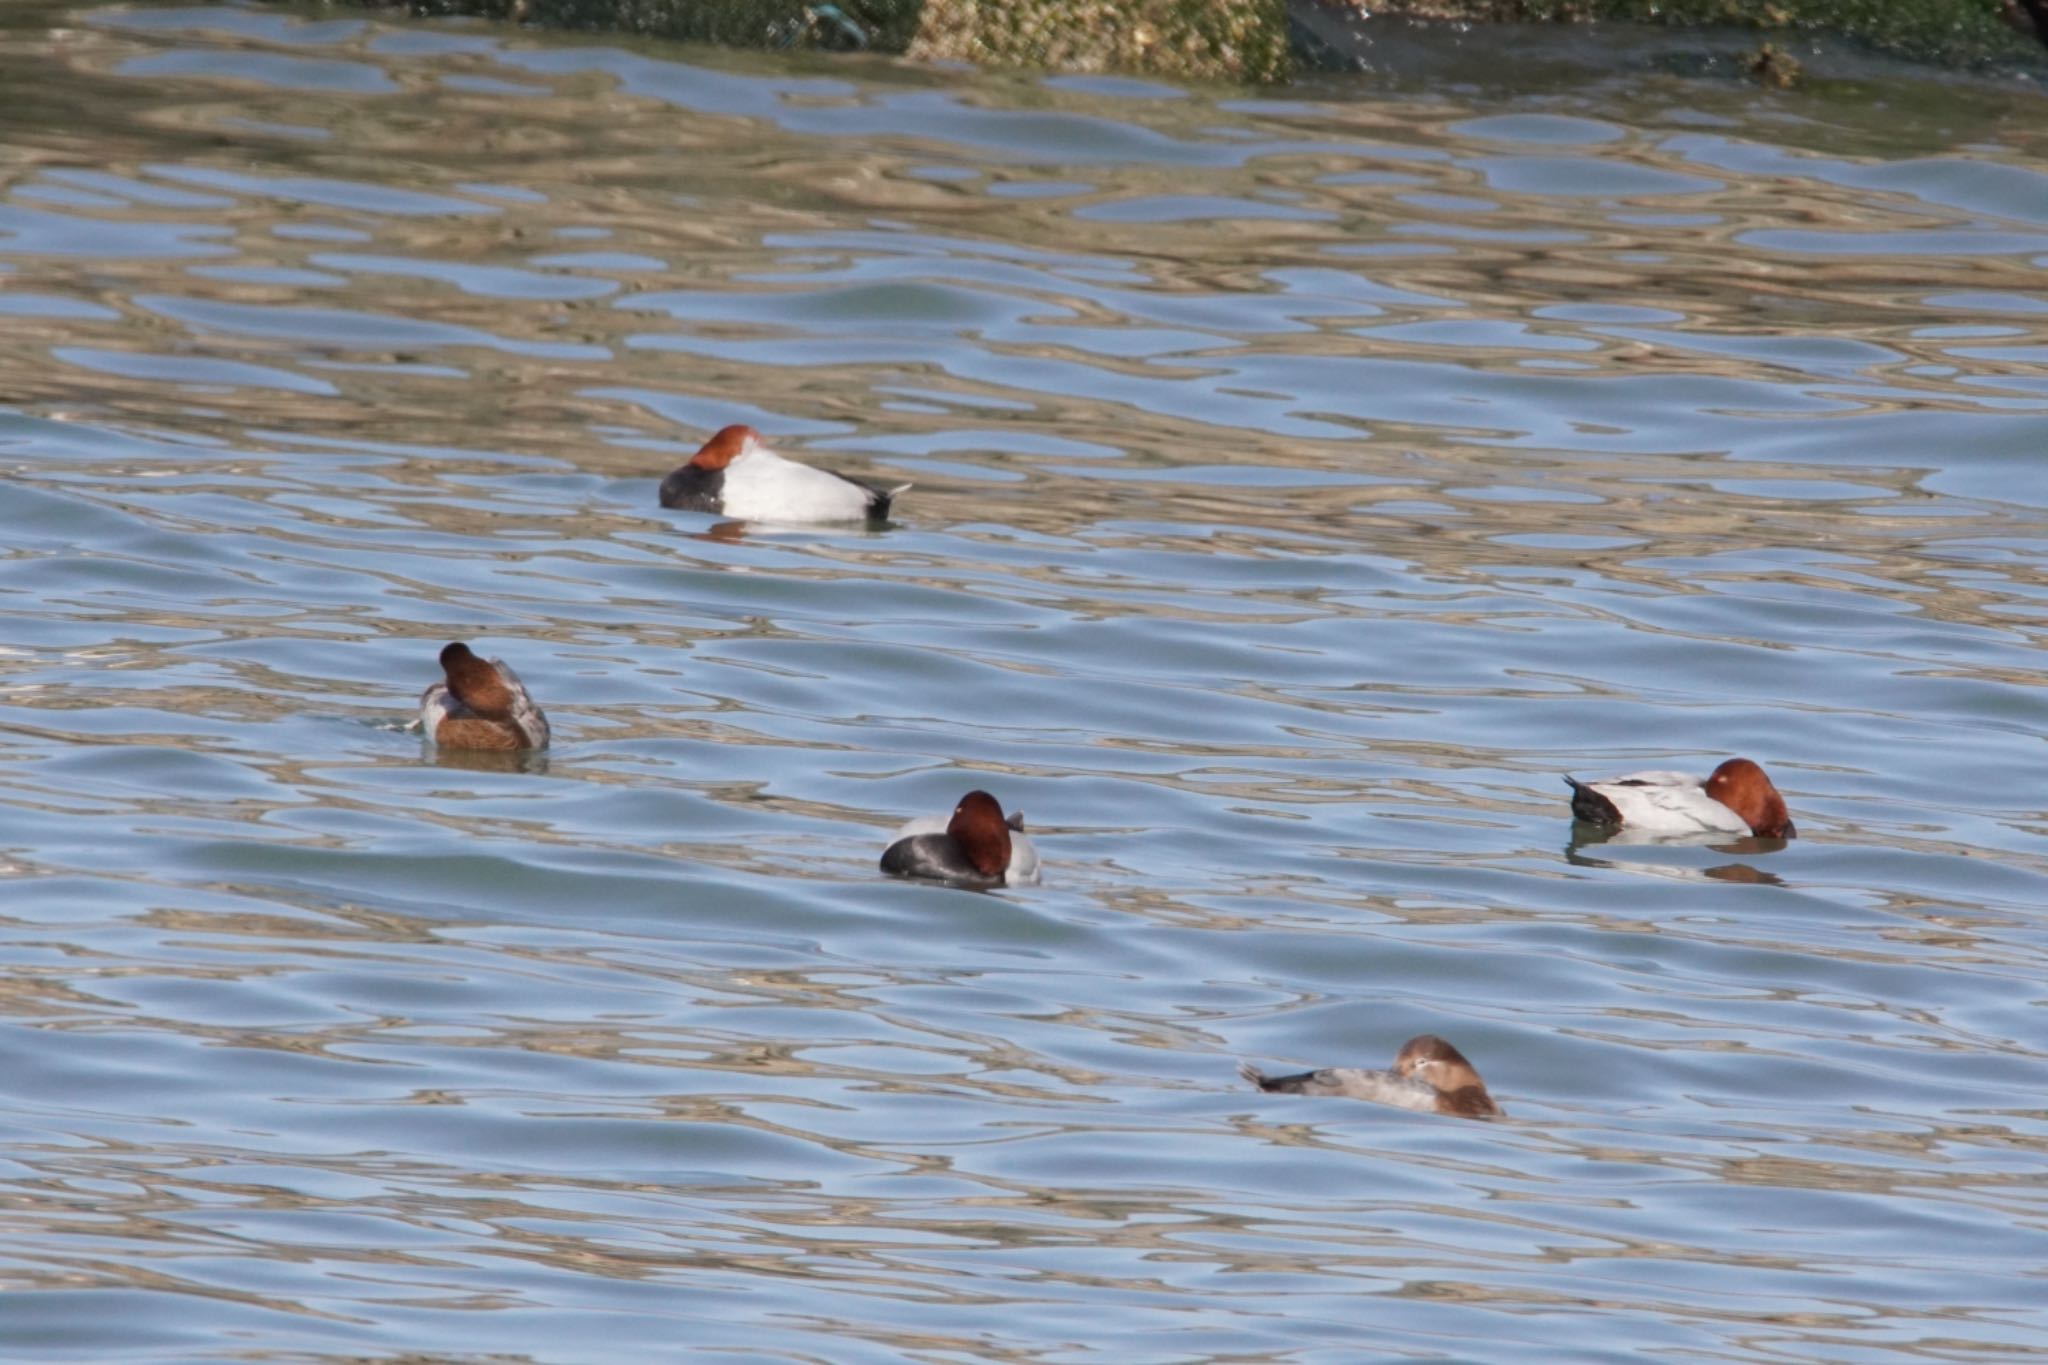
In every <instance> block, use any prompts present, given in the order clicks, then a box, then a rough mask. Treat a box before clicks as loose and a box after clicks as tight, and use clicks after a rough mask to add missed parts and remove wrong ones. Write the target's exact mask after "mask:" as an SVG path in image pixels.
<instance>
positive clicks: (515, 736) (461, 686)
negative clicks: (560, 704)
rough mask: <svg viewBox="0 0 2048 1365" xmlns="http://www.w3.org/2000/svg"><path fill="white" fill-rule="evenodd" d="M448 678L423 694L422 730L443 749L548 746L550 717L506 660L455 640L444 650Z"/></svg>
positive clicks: (442, 653) (539, 747)
mask: <svg viewBox="0 0 2048 1365" xmlns="http://www.w3.org/2000/svg"><path fill="white" fill-rule="evenodd" d="M441 671H442V672H443V673H445V674H447V681H445V682H437V683H433V684H430V685H429V686H428V688H427V690H426V691H424V692H422V693H420V721H419V724H420V730H421V732H422V733H424V734H425V735H426V737H427V738H428V739H430V740H432V741H433V742H434V743H435V744H437V745H439V746H440V747H441V748H444V749H545V748H547V747H548V718H547V716H546V715H544V714H543V713H542V712H541V709H540V707H538V706H536V705H534V701H533V698H532V697H530V696H528V695H527V693H526V685H525V684H524V683H522V682H520V681H519V675H518V674H517V673H514V672H513V671H512V666H511V665H510V664H508V663H506V662H505V661H504V660H503V659H489V660H485V659H481V658H479V657H477V655H475V654H474V653H472V652H471V651H470V648H469V646H468V645H466V644H463V643H462V642H461V641H459V640H458V641H456V642H455V643H454V644H451V645H449V646H448V647H447V648H445V649H443V650H442V651H441Z"/></svg>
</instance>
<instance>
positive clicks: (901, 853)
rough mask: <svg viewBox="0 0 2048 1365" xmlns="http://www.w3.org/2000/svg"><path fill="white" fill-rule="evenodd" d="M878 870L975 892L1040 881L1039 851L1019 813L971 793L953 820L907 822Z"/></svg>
mask: <svg viewBox="0 0 2048 1365" xmlns="http://www.w3.org/2000/svg"><path fill="white" fill-rule="evenodd" d="M882 871H884V872H887V873H888V874H890V875H891V876H894V877H919V878H923V879H925V880H927V881H940V882H945V883H947V884H949V885H952V886H964V887H971V888H973V889H976V890H986V889H987V888H989V887H993V886H1029V885H1031V884H1033V883H1035V882H1037V880H1038V849H1037V846H1036V845H1034V844H1033V843H1032V842H1031V839H1030V836H1029V835H1027V834H1025V833H1024V816H1023V813H1022V812H1021V811H1012V812H1011V813H1010V814H1009V815H1007V816H1005V815H1004V814H1003V807H1002V803H1001V802H999V801H997V800H996V799H995V798H994V797H993V796H990V795H989V794H988V793H987V792H985V791H971V792H969V793H967V795H965V796H963V797H961V798H960V804H959V805H957V806H955V807H953V813H952V815H951V816H940V815H920V816H918V817H917V818H916V819H914V820H907V821H905V822H904V824H903V827H902V828H901V829H899V830H897V831H896V837H895V838H893V839H891V840H890V841H889V847H887V848H886V849H884V850H882Z"/></svg>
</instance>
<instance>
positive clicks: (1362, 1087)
mask: <svg viewBox="0 0 2048 1365" xmlns="http://www.w3.org/2000/svg"><path fill="white" fill-rule="evenodd" d="M1237 1070H1238V1074H1239V1075H1241V1076H1243V1077H1244V1078H1245V1079H1246V1080H1248V1081H1250V1082H1251V1083H1252V1084H1253V1085H1255V1086H1257V1087H1258V1088H1259V1089H1261V1090H1266V1091H1273V1092H1283V1091H1284V1092H1285V1093H1287V1094H1290V1095H1340V1096H1342V1097H1343V1098H1345V1099H1347V1100H1373V1101H1376V1102H1378V1103H1380V1104H1395V1105H1399V1106H1400V1107H1401V1108H1403V1109H1420V1110H1424V1111H1425V1112H1428V1113H1432V1114H1456V1115H1457V1116H1458V1117H1460V1118H1467V1119H1482V1118H1497V1117H1499V1116H1500V1113H1501V1107H1500V1106H1499V1105H1497V1104H1495V1103H1494V1102H1493V1096H1491V1095H1489V1094H1487V1093H1486V1082H1485V1081H1482V1080H1480V1079H1479V1072H1478V1071H1477V1070H1476V1069H1475V1068H1474V1067H1473V1065H1472V1063H1470V1062H1468V1061H1466V1060H1465V1054H1464V1053H1462V1052H1460V1051H1458V1049H1456V1048H1454V1047H1452V1046H1451V1045H1450V1044H1449V1043H1447V1042H1445V1041H1444V1040H1443V1039H1441V1038H1439V1037H1437V1036H1436V1035H1435V1034H1434V1033H1422V1034H1417V1035H1416V1036H1415V1037H1413V1038H1410V1039H1409V1040H1408V1041H1407V1042H1405V1043H1403V1044H1401V1052H1400V1055H1399V1056H1397V1057H1395V1058H1394V1066H1393V1069H1392V1070H1391V1071H1368V1070H1365V1069H1363V1068H1361V1067H1352V1066H1331V1067H1325V1068H1323V1069H1322V1070H1321V1071H1304V1072H1302V1073H1301V1074H1300V1075H1298V1076H1268V1075H1267V1074H1266V1073H1265V1072H1263V1071H1261V1070H1259V1069H1258V1068H1257V1067H1255V1066H1253V1065H1252V1064H1251V1063H1250V1062H1241V1063H1239V1064H1238V1068H1237Z"/></svg>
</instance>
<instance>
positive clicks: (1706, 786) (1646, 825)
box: [1565, 758, 1799, 839]
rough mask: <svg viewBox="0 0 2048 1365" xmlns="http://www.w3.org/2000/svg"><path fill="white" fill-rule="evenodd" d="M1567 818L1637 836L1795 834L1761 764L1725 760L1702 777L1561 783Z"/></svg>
mask: <svg viewBox="0 0 2048 1365" xmlns="http://www.w3.org/2000/svg"><path fill="white" fill-rule="evenodd" d="M1565 784H1566V785H1567V786H1569V787H1570V788H1571V789H1572V814H1573V815H1574V816H1576V817H1577V818H1578V819H1581V820H1584V821H1586V822H1587V823H1588V824H1594V825H1606V826H1609V827H1612V828H1619V829H1624V830H1634V831H1636V832H1637V833H1641V834H1679V835H1682V834H1735V835H1741V834H1754V835H1757V836H1759V837H1761V838H1765V839H1791V838H1794V837H1796V836H1797V835H1798V833H1799V831H1798V829H1797V828H1796V827H1795V826H1794V825H1793V824H1792V815H1791V812H1789V811H1787V810H1786V809H1785V798H1784V797H1782V796H1780V795H1779V794H1778V789H1777V787H1776V786H1774V785H1772V783H1771V779H1770V777H1769V776H1768V775H1766V774H1765V772H1764V770H1763V768H1762V766H1761V765H1759V764H1757V763H1754V762H1752V761H1750V760H1749V759H1746V758H1731V759H1729V760H1728V761H1727V762H1725V763H1723V764H1721V766H1720V767H1718V768H1716V769H1714V771H1713V772H1711V773H1709V774H1707V776H1706V777H1705V779H1701V778H1697V777H1694V776H1693V775H1692V774H1690V773H1673V772H1645V773H1624V774H1622V775H1620V776H1618V777H1603V778H1601V779H1599V780H1598V781H1595V782H1581V781H1579V780H1578V779H1577V778H1576V777H1567V778H1565Z"/></svg>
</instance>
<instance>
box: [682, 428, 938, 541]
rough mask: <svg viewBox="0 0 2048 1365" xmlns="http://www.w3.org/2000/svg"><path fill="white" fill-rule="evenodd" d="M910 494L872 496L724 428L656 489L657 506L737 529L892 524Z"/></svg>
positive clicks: (865, 487) (852, 482)
mask: <svg viewBox="0 0 2048 1365" xmlns="http://www.w3.org/2000/svg"><path fill="white" fill-rule="evenodd" d="M909 487H910V485H909V484H907V483H900V484H897V485H896V486H895V487H894V488H886V489H885V488H877V487H875V486H874V485H873V484H866V483H862V482H860V481H859V480H858V479H849V478H847V477H846V476H845V475H843V474H834V473H832V472H831V471H830V470H827V469H815V468H813V467H812V466H810V465H807V464H799V463H797V462H796V461H795V460H791V459H786V458H785V457H783V456H781V455H778V454H776V453H775V452H774V451H773V450H771V449H769V447H768V443H767V442H766V441H764V440H762V439H761V433H760V432H758V431H756V430H754V429H753V428H752V427H750V426H746V425H744V424H735V425H733V426H729V427H722V428H720V429H719V431H718V432H717V434H716V435H714V436H712V438H711V439H710V440H708V441H706V442H705V443H704V444H703V445H702V446H701V447H700V448H699V449H698V451H697V453H696V454H695V455H692V456H691V457H690V462H689V463H688V464H686V465H684V466H683V467H682V468H681V469H678V470H676V472H675V473H673V474H671V475H669V476H668V477H667V478H666V479H663V480H662V481H661V505H662V506H663V507H679V508H682V509H684V510H686V511H691V512H716V513H718V514H719V515H721V516H727V517H733V518H735V519H737V520H740V521H779V522H801V521H866V522H871V523H872V522H882V521H887V520H888V518H889V505H890V503H892V502H894V501H895V499H896V495H897V494H899V493H902V492H903V491H904V490H906V489H908V488H909Z"/></svg>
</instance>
